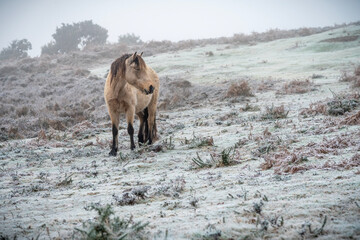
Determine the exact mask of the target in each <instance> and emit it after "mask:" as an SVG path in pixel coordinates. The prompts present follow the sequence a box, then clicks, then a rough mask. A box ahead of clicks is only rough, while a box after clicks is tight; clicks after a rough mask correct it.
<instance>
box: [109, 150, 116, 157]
mask: <svg viewBox="0 0 360 240" xmlns="http://www.w3.org/2000/svg"><path fill="white" fill-rule="evenodd" d="M109 156H114V157H115V156H116V150H115V149H111V151H110V152H109Z"/></svg>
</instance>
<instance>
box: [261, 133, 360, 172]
mask: <svg viewBox="0 0 360 240" xmlns="http://www.w3.org/2000/svg"><path fill="white" fill-rule="evenodd" d="M359 137H360V134H359V133H357V134H356V133H348V134H341V135H338V136H335V137H333V138H326V137H324V139H323V141H322V142H320V143H309V144H308V145H306V146H300V147H297V148H295V149H293V150H292V151H290V150H288V149H282V150H281V151H278V152H272V153H269V154H267V155H265V156H264V160H265V162H263V163H262V164H261V165H260V167H261V169H262V170H267V169H271V168H272V169H274V172H275V173H276V174H284V173H291V174H293V173H296V172H299V171H306V170H310V169H326V168H332V169H350V168H352V167H357V166H360V162H359V161H358V160H359V158H360V155H359V154H355V155H354V156H353V157H352V158H351V159H348V160H342V161H340V162H330V161H327V162H325V163H324V164H321V163H320V164H319V163H317V164H307V162H308V158H309V157H315V158H316V159H324V158H325V157H326V156H328V155H339V154H340V153H341V152H342V151H343V149H347V148H350V147H356V146H357V144H358V141H357V139H358V138H359ZM327 158H328V157H326V159H327Z"/></svg>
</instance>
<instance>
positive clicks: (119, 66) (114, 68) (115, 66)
mask: <svg viewBox="0 0 360 240" xmlns="http://www.w3.org/2000/svg"><path fill="white" fill-rule="evenodd" d="M130 56H131V54H124V55H122V56H121V57H119V58H118V59H116V60H115V61H114V62H113V63H112V64H111V81H110V83H111V82H112V80H113V79H114V78H115V77H116V75H117V74H118V71H119V70H120V75H123V74H124V73H125V61H126V59H128V58H129V57H130Z"/></svg>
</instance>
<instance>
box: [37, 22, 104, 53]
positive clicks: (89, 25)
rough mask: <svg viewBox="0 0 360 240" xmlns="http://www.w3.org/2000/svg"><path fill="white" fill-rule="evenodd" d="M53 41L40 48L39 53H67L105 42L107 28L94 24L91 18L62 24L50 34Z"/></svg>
mask: <svg viewBox="0 0 360 240" xmlns="http://www.w3.org/2000/svg"><path fill="white" fill-rule="evenodd" d="M52 37H53V38H54V40H55V41H52V42H50V43H48V44H47V45H45V46H43V47H42V48H41V54H55V53H67V52H71V51H76V50H79V49H80V48H84V47H86V46H89V45H100V44H105V43H106V39H107V37H108V30H106V29H105V28H103V27H101V26H99V25H97V24H94V23H93V22H92V20H88V21H83V22H78V23H73V24H64V23H62V25H61V27H57V28H56V32H55V33H54V34H53V35H52Z"/></svg>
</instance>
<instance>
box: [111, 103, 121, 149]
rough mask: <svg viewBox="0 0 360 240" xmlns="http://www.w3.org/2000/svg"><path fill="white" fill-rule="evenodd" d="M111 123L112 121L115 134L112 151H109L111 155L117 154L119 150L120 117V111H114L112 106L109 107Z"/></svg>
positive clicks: (113, 133)
mask: <svg viewBox="0 0 360 240" xmlns="http://www.w3.org/2000/svg"><path fill="white" fill-rule="evenodd" d="M109 113H110V118H111V123H112V135H113V142H112V147H111V151H110V153H109V155H110V156H116V153H117V151H118V145H119V118H120V113H119V112H117V111H113V110H112V109H111V108H110V109H109Z"/></svg>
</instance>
